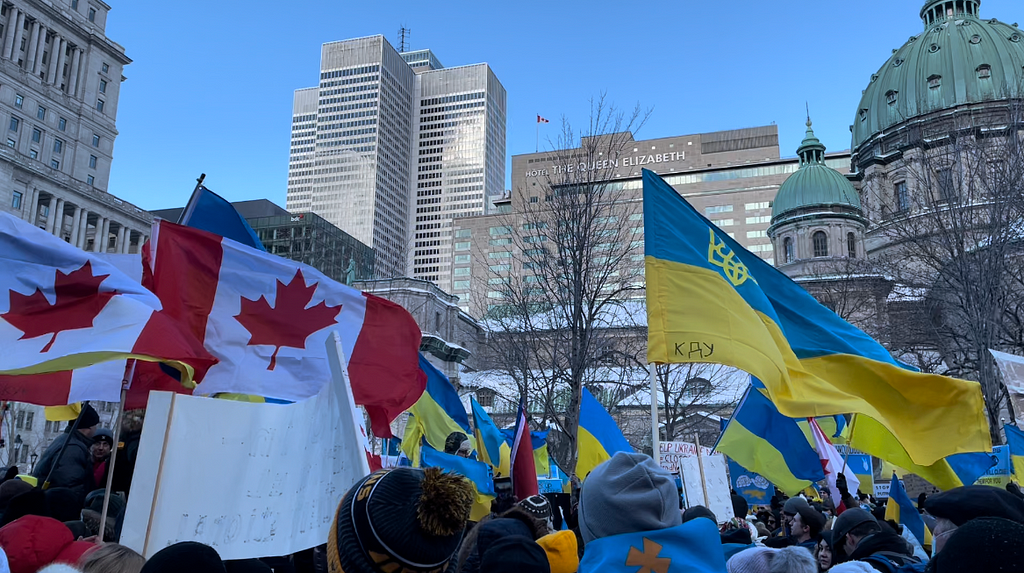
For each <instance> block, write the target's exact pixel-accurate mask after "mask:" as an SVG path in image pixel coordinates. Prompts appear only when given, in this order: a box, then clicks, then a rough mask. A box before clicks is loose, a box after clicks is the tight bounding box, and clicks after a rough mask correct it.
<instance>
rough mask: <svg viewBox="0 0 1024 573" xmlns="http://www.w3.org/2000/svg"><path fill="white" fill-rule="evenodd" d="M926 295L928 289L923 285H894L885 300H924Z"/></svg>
mask: <svg viewBox="0 0 1024 573" xmlns="http://www.w3.org/2000/svg"><path fill="white" fill-rule="evenodd" d="M927 296H928V289H926V288H924V287H912V286H907V285H900V284H898V285H895V286H893V287H892V291H891V292H890V293H889V296H888V297H886V301H887V302H916V301H920V300H924V299H925V297H927Z"/></svg>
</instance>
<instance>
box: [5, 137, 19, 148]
mask: <svg viewBox="0 0 1024 573" xmlns="http://www.w3.org/2000/svg"><path fill="white" fill-rule="evenodd" d="M17 145H18V142H17V141H14V140H13V139H10V138H8V139H7V147H10V148H14V147H17Z"/></svg>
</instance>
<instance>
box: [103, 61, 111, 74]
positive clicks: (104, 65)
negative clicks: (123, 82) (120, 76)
mask: <svg viewBox="0 0 1024 573" xmlns="http://www.w3.org/2000/svg"><path fill="white" fill-rule="evenodd" d="M109 71H110V66H109V65H107V64H106V62H104V63H103V73H107V72H109Z"/></svg>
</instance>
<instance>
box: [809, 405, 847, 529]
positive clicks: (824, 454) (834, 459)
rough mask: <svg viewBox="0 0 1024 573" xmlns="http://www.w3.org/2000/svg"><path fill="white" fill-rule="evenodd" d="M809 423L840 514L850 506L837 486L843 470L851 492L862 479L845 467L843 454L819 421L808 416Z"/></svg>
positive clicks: (815, 447) (833, 499) (833, 500)
mask: <svg viewBox="0 0 1024 573" xmlns="http://www.w3.org/2000/svg"><path fill="white" fill-rule="evenodd" d="M807 423H808V424H809V425H810V426H811V433H812V434H814V449H816V450H818V459H820V460H821V467H822V469H824V470H825V479H827V480H828V491H829V493H830V494H832V502H833V503H835V505H836V515H839V514H840V513H842V512H844V511H846V510H847V509H849V508H848V507H846V506H845V505H844V504H843V497H842V496H841V495H840V494H839V488H838V487H836V478H838V477H839V473H840V472H842V473H843V475H845V476H846V485H847V488H848V489H849V490H850V491H851V492H856V491H857V489H858V488H859V487H860V480H859V479H857V476H856V475H854V473H853V472H852V471H850V470H849V469H846V468H844V466H845V465H846V464H844V463H843V456H842V455H840V454H839V451H838V450H836V447H835V446H833V445H832V442H831V441H829V439H828V438H827V437H826V436H825V433H824V432H822V431H821V427H819V426H818V422H817V421H815V419H814V418H807Z"/></svg>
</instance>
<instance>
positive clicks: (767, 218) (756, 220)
mask: <svg viewBox="0 0 1024 573" xmlns="http://www.w3.org/2000/svg"><path fill="white" fill-rule="evenodd" d="M771 222H772V217H771V215H762V216H760V217H747V224H748V225H759V224H761V223H771Z"/></svg>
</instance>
